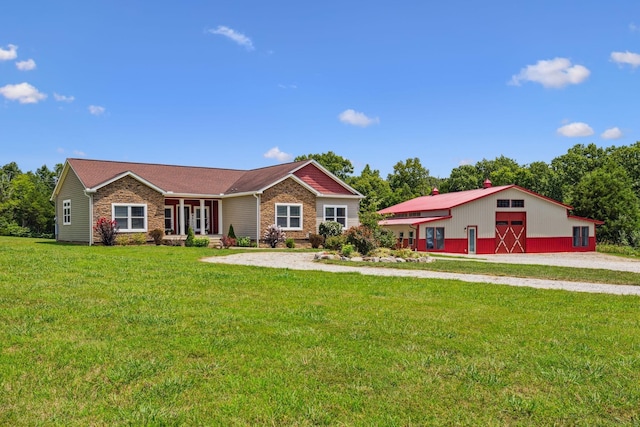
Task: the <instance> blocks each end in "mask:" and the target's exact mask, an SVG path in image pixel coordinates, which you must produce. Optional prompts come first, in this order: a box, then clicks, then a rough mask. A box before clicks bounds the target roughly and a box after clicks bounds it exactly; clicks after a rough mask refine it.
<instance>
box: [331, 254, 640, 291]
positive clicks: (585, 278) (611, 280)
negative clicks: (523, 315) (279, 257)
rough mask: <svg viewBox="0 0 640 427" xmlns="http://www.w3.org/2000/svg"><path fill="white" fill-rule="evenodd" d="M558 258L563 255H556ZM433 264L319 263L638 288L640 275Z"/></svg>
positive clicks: (449, 261)
mask: <svg viewBox="0 0 640 427" xmlns="http://www.w3.org/2000/svg"><path fill="white" fill-rule="evenodd" d="M558 256H562V255H561V254H559V255H558ZM433 258H434V259H435V262H432V263H411V262H406V263H396V262H394V263H385V262H376V263H371V262H358V261H342V260H321V261H320V262H322V263H325V264H337V265H349V266H361V267H378V268H397V269H402V270H429V271H440V272H447V273H462V274H482V275H488V276H505V277H526V278H532V279H545V280H563V281H569V282H586V283H608V284H612V285H634V286H638V285H640V274H638V273H633V272H630V271H615V270H606V269H601V268H573V267H561V266H553V265H534V264H510V263H497V262H483V261H472V260H460V259H456V258H454V257H441V256H434V257H433Z"/></svg>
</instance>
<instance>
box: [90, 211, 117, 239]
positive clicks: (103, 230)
mask: <svg viewBox="0 0 640 427" xmlns="http://www.w3.org/2000/svg"><path fill="white" fill-rule="evenodd" d="M93 230H94V231H95V232H96V233H98V236H100V241H101V242H102V244H103V245H105V246H113V245H115V244H116V236H117V235H118V224H117V223H116V221H115V220H111V219H107V218H105V217H101V218H100V219H98V221H97V222H96V225H95V227H93Z"/></svg>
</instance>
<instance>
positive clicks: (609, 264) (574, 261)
mask: <svg viewBox="0 0 640 427" xmlns="http://www.w3.org/2000/svg"><path fill="white" fill-rule="evenodd" d="M313 256H314V254H313V253H310V252H299V253H296V252H280V251H269V252H243V253H238V254H232V255H227V256H217V257H211V258H205V259H203V261H205V262H211V263H220V264H241V265H253V266H257V267H271V268H288V269H291V270H318V271H328V272H333V273H344V272H352V273H360V274H365V275H373V276H400V277H416V278H425V279H430V278H431V279H455V280H462V281H465V282H474V283H494V284H499V285H509V286H527V287H532V288H541V289H562V290H567V291H574V292H591V293H605V294H616V295H640V286H627V285H609V284H605V283H582V282H567V281H559V280H543V279H526V278H516V277H498V276H486V275H479V274H459V273H441V272H437V271H426V270H400V269H393V268H379V267H355V266H353V267H352V266H342V265H329V264H323V263H319V262H315V261H314V260H313ZM465 258H469V259H474V260H483V261H486V262H509V263H516V264H540V265H556V266H567V267H576V268H604V269H608V270H620V271H631V272H636V273H640V261H634V260H627V259H625V258H619V257H614V256H610V255H604V254H599V253H595V252H588V253H560V254H558V253H556V254H517V255H516V254H510V255H477V256H466V257H465ZM436 262H437V261H436Z"/></svg>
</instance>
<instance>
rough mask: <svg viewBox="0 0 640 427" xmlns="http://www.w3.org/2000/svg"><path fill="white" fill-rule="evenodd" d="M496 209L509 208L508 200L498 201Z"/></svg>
mask: <svg viewBox="0 0 640 427" xmlns="http://www.w3.org/2000/svg"><path fill="white" fill-rule="evenodd" d="M498 207H499V208H508V207H509V199H498Z"/></svg>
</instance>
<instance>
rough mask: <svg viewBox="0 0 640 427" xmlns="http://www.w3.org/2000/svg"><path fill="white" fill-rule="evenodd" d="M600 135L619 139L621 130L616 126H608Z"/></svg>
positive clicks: (605, 137) (604, 137) (603, 137)
mask: <svg viewBox="0 0 640 427" xmlns="http://www.w3.org/2000/svg"><path fill="white" fill-rule="evenodd" d="M600 137H601V138H602V139H620V138H622V131H621V130H620V129H618V128H617V127H614V128H610V129H607V130H605V131H604V132H602V134H600Z"/></svg>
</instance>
